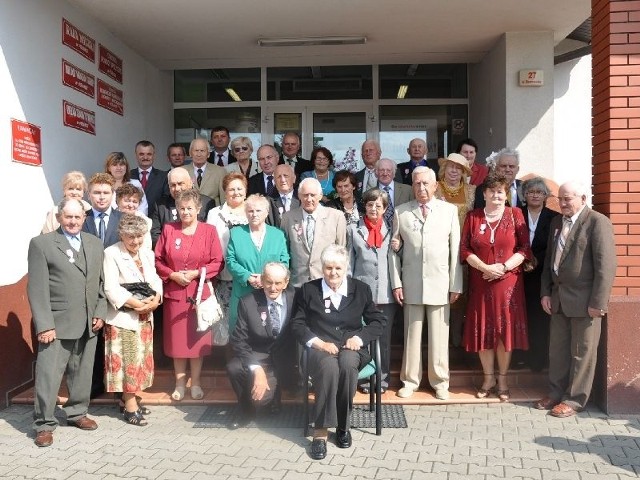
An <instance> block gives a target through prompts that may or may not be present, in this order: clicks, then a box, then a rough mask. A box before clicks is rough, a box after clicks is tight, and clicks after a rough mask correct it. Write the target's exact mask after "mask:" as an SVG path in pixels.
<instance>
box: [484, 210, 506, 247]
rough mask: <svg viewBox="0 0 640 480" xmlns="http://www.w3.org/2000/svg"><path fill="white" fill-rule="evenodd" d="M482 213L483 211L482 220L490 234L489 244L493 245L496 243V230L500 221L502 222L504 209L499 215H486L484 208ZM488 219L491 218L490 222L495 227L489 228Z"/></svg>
mask: <svg viewBox="0 0 640 480" xmlns="http://www.w3.org/2000/svg"><path fill="white" fill-rule="evenodd" d="M483 211H484V219H485V220H486V221H487V226H488V227H489V231H490V232H491V236H490V237H489V243H490V244H491V245H493V244H494V243H495V241H496V230H497V229H498V225H500V221H501V220H502V215H503V214H504V209H503V210H502V211H501V212H500V213H487V209H486V208H485V209H484V210H483ZM490 217H491V218H493V220H491V222H496V226H495V227H492V226H491V223H490V221H489V218H490ZM496 220H497V221H496Z"/></svg>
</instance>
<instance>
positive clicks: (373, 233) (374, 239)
mask: <svg viewBox="0 0 640 480" xmlns="http://www.w3.org/2000/svg"><path fill="white" fill-rule="evenodd" d="M383 222H384V218H383V217H380V218H379V219H378V221H377V222H376V223H373V222H372V221H371V220H369V217H366V216H365V217H364V225H365V227H367V230H369V237H368V238H367V245H368V246H369V247H371V248H373V247H375V248H380V247H381V246H382V223H383Z"/></svg>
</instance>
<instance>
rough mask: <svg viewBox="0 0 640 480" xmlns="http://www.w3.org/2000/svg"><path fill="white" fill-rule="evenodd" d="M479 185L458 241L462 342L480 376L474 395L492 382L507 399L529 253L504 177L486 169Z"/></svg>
mask: <svg viewBox="0 0 640 480" xmlns="http://www.w3.org/2000/svg"><path fill="white" fill-rule="evenodd" d="M481 188H482V192H483V195H484V199H485V201H486V207H485V208H484V209H482V208H477V209H475V210H473V211H471V212H469V214H468V215H467V218H466V220H465V222H464V228H463V229H462V237H461V241H460V260H461V261H462V262H467V263H468V264H469V266H470V267H471V268H469V303H468V305H467V320H466V323H465V328H464V337H463V345H464V347H465V349H466V350H467V351H468V352H478V354H479V356H480V362H481V363H482V371H483V373H484V381H483V383H482V387H481V388H480V389H479V390H478V392H477V394H476V396H477V397H478V398H485V397H486V396H488V395H489V394H490V393H492V392H494V391H495V390H496V388H497V395H498V398H499V399H500V400H501V401H503V402H506V401H508V400H509V387H508V385H507V372H508V370H509V363H510V362H511V352H512V351H513V349H514V348H518V349H522V350H527V349H528V348H529V345H528V341H527V308H526V305H525V297H524V279H523V271H522V267H521V265H522V262H523V261H524V260H530V259H531V257H532V253H531V248H530V246H529V232H528V229H527V225H526V223H525V221H524V217H523V215H522V211H521V210H520V209H519V208H511V207H506V206H505V201H506V199H507V189H508V182H507V180H506V178H505V177H503V176H501V175H495V174H491V175H489V176H488V177H487V178H486V180H485V182H484V183H483V184H482V187H481ZM494 359H497V362H498V378H497V379H496V374H495V366H494V365H495V362H494Z"/></svg>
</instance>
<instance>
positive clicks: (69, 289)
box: [27, 229, 107, 340]
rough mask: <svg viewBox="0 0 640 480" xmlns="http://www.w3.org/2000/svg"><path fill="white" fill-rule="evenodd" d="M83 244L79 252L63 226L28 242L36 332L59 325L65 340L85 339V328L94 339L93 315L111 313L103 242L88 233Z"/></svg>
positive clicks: (28, 287) (30, 295)
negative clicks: (106, 297) (83, 337)
mask: <svg viewBox="0 0 640 480" xmlns="http://www.w3.org/2000/svg"><path fill="white" fill-rule="evenodd" d="M80 242H81V243H82V248H81V250H80V252H76V251H75V250H73V249H72V248H71V245H70V244H69V242H68V241H67V239H66V237H65V236H64V234H63V233H62V230H61V229H58V230H56V231H54V232H51V233H47V234H44V235H40V236H37V237H34V238H32V239H31V242H30V243H29V254H28V265H29V283H28V286H27V294H28V297H29V305H30V307H31V313H32V315H33V323H34V325H35V331H36V334H37V333H40V332H44V331H46V330H51V329H55V330H56V336H57V338H59V339H63V340H72V339H78V338H81V337H82V336H83V335H84V333H85V331H88V333H89V336H90V337H93V336H95V335H96V333H95V332H93V331H92V320H93V318H102V319H104V318H105V317H106V314H107V302H106V300H105V295H104V277H103V271H102V259H103V254H104V250H103V248H102V243H101V242H100V240H99V239H98V238H96V237H94V236H93V235H90V234H88V233H84V232H80ZM83 253H84V258H80V257H79V256H80V255H82V254H83ZM72 257H73V259H74V261H73V262H72V261H70V259H71V258H72Z"/></svg>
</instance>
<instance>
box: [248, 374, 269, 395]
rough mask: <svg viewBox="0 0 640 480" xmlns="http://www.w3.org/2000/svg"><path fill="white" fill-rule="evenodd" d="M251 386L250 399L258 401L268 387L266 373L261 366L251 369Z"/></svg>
mask: <svg viewBox="0 0 640 480" xmlns="http://www.w3.org/2000/svg"><path fill="white" fill-rule="evenodd" d="M252 373H253V388H252V389H251V399H252V400H254V401H257V402H259V401H260V400H262V397H264V394H265V392H266V391H267V390H270V388H269V382H267V374H266V373H264V369H263V368H262V367H258V368H256V369H255V370H253V372H252Z"/></svg>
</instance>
